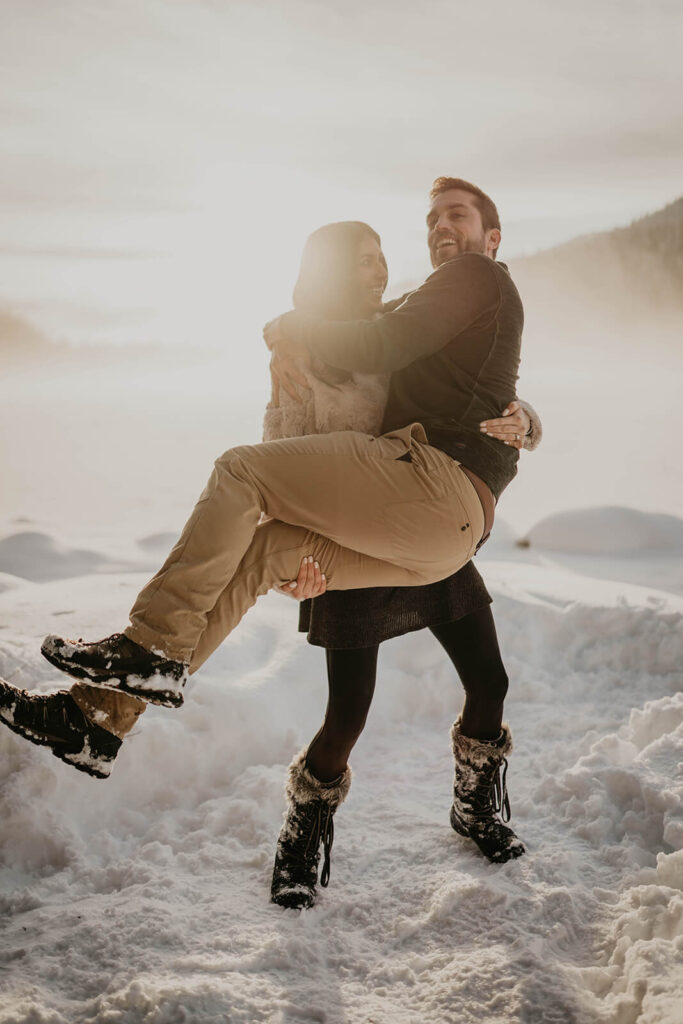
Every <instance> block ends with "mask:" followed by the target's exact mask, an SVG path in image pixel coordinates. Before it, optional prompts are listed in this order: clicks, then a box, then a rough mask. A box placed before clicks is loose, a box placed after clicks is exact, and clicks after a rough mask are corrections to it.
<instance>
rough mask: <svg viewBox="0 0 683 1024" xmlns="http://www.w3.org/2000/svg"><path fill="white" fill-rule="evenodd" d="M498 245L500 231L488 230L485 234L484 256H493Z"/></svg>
mask: <svg viewBox="0 0 683 1024" xmlns="http://www.w3.org/2000/svg"><path fill="white" fill-rule="evenodd" d="M499 245H500V231H499V230H498V228H490V229H489V230H488V231H487V232H486V255H487V256H491V257H492V256H493V254H494V252H495V251H496V249H497V248H498V246H499Z"/></svg>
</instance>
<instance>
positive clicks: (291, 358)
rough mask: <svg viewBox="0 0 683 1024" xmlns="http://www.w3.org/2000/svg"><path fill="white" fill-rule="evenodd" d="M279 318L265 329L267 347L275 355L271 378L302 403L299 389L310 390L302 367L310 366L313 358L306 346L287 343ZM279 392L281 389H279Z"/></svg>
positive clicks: (271, 365)
mask: <svg viewBox="0 0 683 1024" xmlns="http://www.w3.org/2000/svg"><path fill="white" fill-rule="evenodd" d="M279 319H280V318H279V317H278V318H277V319H275V320H271V321H270V323H267V324H266V326H265V327H264V328H263V337H264V340H265V343H266V345H267V346H268V348H269V349H270V350H271V352H272V353H273V354H272V356H271V360H270V372H271V376H272V377H273V378H274V379H276V380H277V381H278V383H279V387H282V388H284V390H285V391H286V392H287V394H288V395H290V396H291V397H292V398H293V399H294V401H295V402H301V396H300V394H299V392H298V390H297V388H308V386H309V385H308V381H307V380H306V377H305V376H304V375H303V373H302V372H301V367H302V366H306V367H307V366H310V362H311V356H310V353H309V351H308V349H307V348H306V347H305V345H298V344H296V342H293V341H287V340H286V339H285V338H284V337H283V335H282V332H281V330H280V325H279ZM278 390H279V388H278Z"/></svg>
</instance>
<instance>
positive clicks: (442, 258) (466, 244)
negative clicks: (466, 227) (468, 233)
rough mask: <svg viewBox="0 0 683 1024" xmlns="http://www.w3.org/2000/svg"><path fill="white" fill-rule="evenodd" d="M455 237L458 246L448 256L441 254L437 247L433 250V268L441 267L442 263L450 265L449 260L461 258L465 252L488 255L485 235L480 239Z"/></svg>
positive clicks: (454, 246) (451, 248) (451, 249)
mask: <svg viewBox="0 0 683 1024" xmlns="http://www.w3.org/2000/svg"><path fill="white" fill-rule="evenodd" d="M453 237H454V238H455V240H456V243H457V244H456V245H452V246H451V247H450V249H449V250H448V255H446V254H445V253H443V254H440V253H439V250H438V249H437V248H436V247H435V248H434V249H432V252H431V257H432V266H434V267H440V266H441V264H442V263H448V261H449V260H452V259H454V258H455V257H456V256H461V255H462V253H464V252H478V253H481V254H482V255H484V254H485V253H486V238H485V236H484V235H483V234H482V235H480V236H479V238H462V237H457V236H455V235H454V236H453ZM437 245H438V241H437ZM454 249H455V250H456V251H455V252H454V251H453V250H454Z"/></svg>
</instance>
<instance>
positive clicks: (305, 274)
mask: <svg viewBox="0 0 683 1024" xmlns="http://www.w3.org/2000/svg"><path fill="white" fill-rule="evenodd" d="M368 235H371V236H372V238H374V239H375V241H376V242H377V244H378V245H380V246H381V244H382V242H381V240H380V237H379V235H378V234H377V232H376V231H373V230H372V228H371V227H370V225H369V224H363V222H362V221H360V220H342V221H338V222H337V223H335V224H324V225H323V226H322V227H321V228H318V229H317V231H314V232H313V234H311V235H309V236H308V238H307V239H306V244H305V246H304V251H303V254H302V256H301V266H300V268H299V276H298V278H297V282H296V284H295V285H294V296H293V299H294V308H295V309H298V310H300V311H301V312H302V313H307V314H309V315H310V316H314V317H320V318H321V319H323V320H354V319H356V318H358V319H362V318H363V316H364V315H365V314H364V313H363V309H362V305H361V298H360V293H359V287H358V247H359V245H360V243H361V242H362V241H363V239H364V238H366V237H367V236H368Z"/></svg>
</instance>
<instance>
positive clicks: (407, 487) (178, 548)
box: [87, 424, 484, 731]
mask: <svg viewBox="0 0 683 1024" xmlns="http://www.w3.org/2000/svg"><path fill="white" fill-rule="evenodd" d="M426 440H427V439H426V435H425V432H424V429H423V427H422V426H421V425H420V424H412V426H408V427H404V428H402V429H401V430H398V431H395V432H393V433H391V434H385V435H384V436H382V437H378V438H375V437H371V436H370V435H367V434H359V433H356V432H355V431H343V432H339V433H334V434H314V435H309V436H306V437H298V438H287V439H284V440H280V441H271V442H269V443H267V444H259V445H253V446H245V447H240V448H233V449H230V450H229V451H227V452H225V453H224V454H223V455H222V456H220V458H219V459H217V460H216V463H215V468H214V471H213V473H212V474H211V477H210V479H209V482H208V484H207V486H206V488H205V489H204V491H203V493H202V494H201V496H200V498H199V501H198V502H197V505H196V506H195V509H194V511H193V513H192V515H191V516H190V518H189V520H188V521H187V523H186V525H185V528H184V530H183V532H182V534H181V536H180V539H179V541H178V543H177V544H176V545H175V547H174V548H173V550H172V551H171V553H170V555H169V556H168V558H167V560H166V562H165V563H164V565H163V566H162V567H161V569H160V570H159V572H158V573H157V574H156V575H155V576H154V577H153V579H152V580H150V582H149V583H148V584H147V586H146V587H144V588H143V590H142V591H141V592H140V594H139V595H138V598H137V600H136V602H135V604H134V606H133V609H132V611H131V615H130V623H131V624H130V626H129V627H128V629H126V631H125V632H126V635H127V636H128V637H130V638H131V639H132V640H135V641H136V642H138V643H140V644H142V645H143V646H144V647H146V648H148V649H154V650H157V651H161V652H163V653H164V654H165V655H166V656H167V657H169V658H173V659H175V660H179V661H185V662H186V663H189V665H190V671H196V669H197V668H199V666H200V665H201V664H202V663H203V662H204V661H205V660H206V659H207V658H208V657H209V655H210V654H211V653H212V652H213V651H214V650H215V649H216V648H217V647H218V646H219V644H220V643H221V642H222V641H223V639H224V638H225V637H226V636H227V635H228V634H229V633H230V632H231V631H232V630H233V629H234V628H235V626H236V625H237V624H238V622H239V621H240V619H241V618H242V616H243V615H244V614H245V612H246V611H247V609H248V608H250V607H251V606H252V605H253V604H254V603H255V601H256V600H257V598H258V597H259V596H260V595H261V594H265V593H266V592H267V591H268V590H270V589H271V588H272V587H273V586H275V585H276V584H281V583H284V582H286V581H287V580H291V579H294V578H295V577H296V575H297V572H298V570H299V564H300V562H301V559H302V557H303V556H304V555H312V556H313V557H314V558H315V559H316V560H317V561H318V562H319V563H320V566H321V568H322V570H323V571H324V572H325V575H326V577H327V588H328V590H350V589H355V588H359V587H377V586H389V587H392V586H416V585H420V584H424V583H433V582H435V581H436V580H440V579H444V578H445V577H447V576H450V575H451V574H452V573H454V572H456V571H457V570H458V569H459V568H461V566H463V565H464V564H465V562H467V561H469V559H470V558H471V557H472V555H473V554H474V552H475V549H476V546H477V543H478V541H479V539H480V538H481V535H482V532H483V528H484V515H483V511H482V508H481V504H480V502H479V498H478V497H477V494H476V491H475V490H474V487H473V486H472V484H471V483H470V481H469V480H468V478H467V476H466V475H465V474H464V473H463V472H462V470H461V469H460V467H459V464H458V463H457V462H455V461H454V460H453V459H451V458H450V457H449V456H448V455H446V454H444V453H443V452H441V451H439V450H438V449H436V448H432V447H431V446H430V445H428V444H427V443H426ZM408 452H409V453H410V461H408V460H407V459H406V458H405V456H406V454H407V453H408ZM261 513H265V514H266V515H267V516H270V517H271V519H270V521H268V522H266V523H263V524H262V525H258V523H259V519H260V517H261ZM87 689H88V690H89V691H91V692H92V688H90V687H88V688H87ZM100 695H101V696H100V697H99V699H100V703H101V708H102V711H103V712H104V710H105V709H104V706H103V705H104V704H106V698H109V697H115V698H116V700H117V702H118V704H117V707H118V708H119V710H118V711H117V712H115V713H114V714H113V715H112V719H115V718H116V717H117V715H119V716H120V713H121V709H122V708H123V707H124V706H126V707H128V710H129V713H130V712H131V711H132V710H133V706H132V705H124V698H125V701H129V700H130V699H131V698H128V697H125V695H122V694H114V693H113V692H112V693H111V694H108V693H107V691H100ZM135 717H137V715H136V716H135ZM105 727H106V726H105ZM112 731H115V730H114V729H112Z"/></svg>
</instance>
